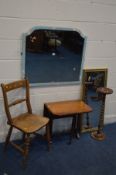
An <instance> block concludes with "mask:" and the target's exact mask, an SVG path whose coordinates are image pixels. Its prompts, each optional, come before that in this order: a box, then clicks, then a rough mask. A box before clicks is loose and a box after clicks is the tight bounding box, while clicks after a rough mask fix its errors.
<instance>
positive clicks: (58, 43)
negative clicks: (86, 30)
mask: <svg viewBox="0 0 116 175" xmlns="http://www.w3.org/2000/svg"><path fill="white" fill-rule="evenodd" d="M43 33H44V35H45V34H46V33H47V36H48V34H49V36H50V39H49V42H48V41H47V45H45V46H44V49H43V48H42V49H41V47H38V48H37V47H36V48H37V50H36V51H35V48H34V49H33V48H32V47H30V45H29V42H27V41H28V40H30V41H31V42H34V41H35V40H36V39H37V37H36V36H37V35H38V34H39V35H38V36H39V38H40V36H41V38H42V35H43ZM36 34H37V35H36ZM68 35H69V36H70V37H68ZM72 36H73V38H71V37H72ZM75 36H77V40H75V41H76V42H78V37H80V38H81V40H80V41H82V45H81V54H80V55H81V57H80V64H79V65H78V63H77V62H78V55H77V53H78V51H77V50H75V49H74V47H76V44H75V43H76V42H75V41H73V42H72V40H73V39H74V38H75ZM59 38H61V39H59ZM86 40H87V38H86V37H85V36H84V35H83V34H82V33H81V32H80V31H79V30H78V29H73V28H59V27H45V26H37V27H34V28H32V29H31V30H29V32H27V33H24V34H23V35H22V41H23V43H22V77H23V78H24V77H26V78H28V79H29V81H30V84H31V86H57V85H58V86H59V85H76V84H80V82H81V80H82V69H83V63H84V56H85V46H86ZM45 41H46V39H45ZM62 41H63V42H62ZM80 41H79V42H80ZM70 42H72V43H70ZM48 43H49V49H48ZM62 43H63V44H62ZM67 43H69V44H67ZM74 44H75V45H74ZM64 46H65V49H64ZM72 46H74V47H72ZM53 47H54V48H55V49H53ZM77 48H78V46H77ZM63 49H64V50H65V51H64V52H63ZM43 50H44V51H43ZM27 51H28V52H27ZM61 52H62V53H63V54H61ZM66 52H67V55H66V56H64V55H65V54H64V53H66ZM69 52H70V53H71V54H72V55H71V54H70V53H69ZM76 52H77V53H76ZM33 55H34V57H33ZM43 55H44V56H43ZM48 55H49V56H50V59H51V60H50V61H49V62H47V61H46V60H48V57H49V56H48ZM69 55H71V57H69ZM68 57H69V58H68ZM73 57H75V58H76V57H77V58H76V59H75V58H74V59H73ZM67 58H68V59H67ZM55 59H57V61H56V63H54V64H53V62H55ZM29 60H31V61H29ZM34 60H38V61H37V62H36V61H35V63H34ZM58 60H59V61H58ZM67 60H68V61H67ZM69 60H70V61H69ZM72 60H76V62H75V61H74V62H72ZM43 61H46V63H45V62H44V63H43ZM60 62H61V63H60ZM48 63H49V66H48ZM55 64H56V65H59V67H57V66H56V65H55ZM74 64H75V65H74ZM33 65H34V66H33ZM42 66H46V67H47V68H46V69H47V70H46V73H45V74H44V72H45V71H44V67H42ZM76 66H79V70H78V73H77V67H76ZM63 67H64V68H63ZM66 67H67V68H66ZM40 69H41V70H40ZM63 69H65V71H66V72H65V71H64V70H63ZM35 70H37V71H38V70H39V71H40V72H39V71H38V72H37V74H38V75H37V74H36V73H35V72H34V71H35ZM50 70H51V72H50ZM69 70H71V72H70V71H69ZM42 71H43V72H42ZM33 72H34V73H33ZM73 73H75V74H74V75H75V76H74V77H73ZM40 75H41V76H40ZM45 75H47V76H45ZM55 75H56V77H55ZM63 75H64V79H63ZM67 75H68V76H67ZM71 76H72V77H71ZM35 77H36V78H35ZM65 77H66V78H65ZM67 77H68V78H69V77H71V78H69V79H68V78H67ZM42 78H43V79H42ZM52 78H53V79H52Z"/></svg>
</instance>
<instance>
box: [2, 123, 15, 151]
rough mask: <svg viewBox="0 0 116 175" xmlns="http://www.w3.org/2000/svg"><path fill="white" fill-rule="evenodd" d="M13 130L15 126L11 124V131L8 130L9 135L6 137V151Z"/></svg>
mask: <svg viewBox="0 0 116 175" xmlns="http://www.w3.org/2000/svg"><path fill="white" fill-rule="evenodd" d="M12 130H13V127H12V126H10V128H9V131H8V135H7V137H6V141H5V145H4V152H5V151H6V149H7V146H8V144H9V141H10V137H11V134H12Z"/></svg>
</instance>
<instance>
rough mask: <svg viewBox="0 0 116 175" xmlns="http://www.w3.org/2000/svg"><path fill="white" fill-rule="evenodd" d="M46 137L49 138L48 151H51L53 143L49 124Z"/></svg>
mask: <svg viewBox="0 0 116 175" xmlns="http://www.w3.org/2000/svg"><path fill="white" fill-rule="evenodd" d="M46 137H47V141H48V151H50V148H51V143H52V141H51V135H50V125H49V123H48V124H47V125H46Z"/></svg>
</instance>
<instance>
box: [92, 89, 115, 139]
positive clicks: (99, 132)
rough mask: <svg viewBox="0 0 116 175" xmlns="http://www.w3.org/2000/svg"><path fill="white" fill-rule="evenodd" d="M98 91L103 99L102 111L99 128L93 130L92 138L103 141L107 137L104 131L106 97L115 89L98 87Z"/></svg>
mask: <svg viewBox="0 0 116 175" xmlns="http://www.w3.org/2000/svg"><path fill="white" fill-rule="evenodd" d="M97 92H98V93H100V95H101V100H102V104H101V112H100V117H99V124H98V130H97V131H95V132H93V133H92V134H91V136H92V138H94V139H96V140H99V141H101V140H104V139H105V137H106V136H105V134H104V133H103V131H102V130H103V125H104V110H105V99H106V95H108V94H112V93H113V90H112V89H110V88H106V87H99V88H97Z"/></svg>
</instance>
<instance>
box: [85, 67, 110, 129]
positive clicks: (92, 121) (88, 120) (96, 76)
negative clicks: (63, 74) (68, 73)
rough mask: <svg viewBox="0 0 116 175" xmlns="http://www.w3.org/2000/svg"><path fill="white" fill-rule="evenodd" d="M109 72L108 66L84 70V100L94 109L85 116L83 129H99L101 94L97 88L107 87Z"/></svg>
mask: <svg viewBox="0 0 116 175" xmlns="http://www.w3.org/2000/svg"><path fill="white" fill-rule="evenodd" d="M107 72H108V71H107V69H106V68H103V69H84V70H83V94H82V96H83V100H84V101H85V102H86V103H87V104H88V105H90V106H91V107H92V108H93V111H92V112H91V113H89V114H88V115H86V117H84V121H83V126H84V127H83V130H90V131H92V130H97V128H96V127H98V122H99V116H100V107H101V96H100V94H98V93H97V92H96V90H97V88H98V87H106V85H107Z"/></svg>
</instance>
